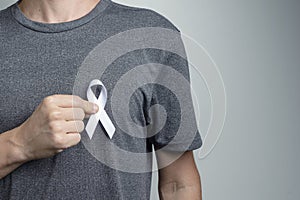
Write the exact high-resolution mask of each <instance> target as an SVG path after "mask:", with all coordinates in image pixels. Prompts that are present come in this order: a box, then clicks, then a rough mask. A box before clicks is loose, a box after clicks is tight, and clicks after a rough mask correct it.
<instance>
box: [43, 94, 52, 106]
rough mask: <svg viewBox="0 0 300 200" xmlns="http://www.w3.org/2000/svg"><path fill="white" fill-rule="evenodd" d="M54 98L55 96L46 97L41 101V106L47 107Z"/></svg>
mask: <svg viewBox="0 0 300 200" xmlns="http://www.w3.org/2000/svg"><path fill="white" fill-rule="evenodd" d="M54 98H55V95H52V96H48V97H46V98H44V100H43V102H42V103H43V105H44V106H49V105H51V104H53V102H54Z"/></svg>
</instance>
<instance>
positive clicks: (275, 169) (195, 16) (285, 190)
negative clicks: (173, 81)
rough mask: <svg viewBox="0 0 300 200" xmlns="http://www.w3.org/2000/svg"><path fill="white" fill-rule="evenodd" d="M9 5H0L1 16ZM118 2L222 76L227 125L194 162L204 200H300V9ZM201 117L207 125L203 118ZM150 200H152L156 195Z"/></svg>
mask: <svg viewBox="0 0 300 200" xmlns="http://www.w3.org/2000/svg"><path fill="white" fill-rule="evenodd" d="M13 2H14V1H12V0H2V1H1V2H0V9H3V8H5V7H7V6H8V5H10V4H12V3H13ZM118 2H121V3H125V4H129V5H135V6H141V7H147V8H152V9H154V10H156V11H158V12H159V13H161V14H163V15H164V16H166V17H167V18H169V19H170V20H171V21H172V22H174V24H175V25H177V26H178V27H179V28H180V29H181V30H182V32H183V33H184V34H186V35H189V36H191V37H192V38H194V39H195V40H196V41H197V42H199V43H200V44H202V45H203V46H204V47H205V49H206V50H207V51H208V52H209V53H210V55H211V56H212V58H213V59H214V61H215V62H216V63H217V65H218V67H219V69H220V72H221V74H222V76H223V80H224V83H225V87H226V92H227V118H226V122H225V126H224V129H223V132H222V135H221V137H220V140H219V142H218V144H217V145H216V146H215V148H214V150H213V151H212V152H211V154H210V155H209V156H208V157H206V158H205V159H203V160H200V159H197V165H198V168H199V170H200V172H201V176H202V185H203V196H204V199H206V200H219V199H231V200H240V199H243V200H248V199H249V200H250V199H251V200H252V199H257V200H266V199H268V200H282V199H286V200H296V199H299V196H300V180H299V179H300V173H299V172H298V170H299V169H300V159H299V152H300V145H299V144H298V143H299V142H300V134H299V129H300V117H299V113H300V106H299V105H298V104H299V102H300V95H299V89H298V87H299V86H300V78H299V75H300V1H299V0H281V1H279V0H252V1H245V0H228V1H226V2H225V1H221V0H185V1H183V0H181V1H179V0H177V1H174V0H163V1H162V0H147V1H146V0H118ZM194 83H195V82H194ZM193 86H194V88H195V90H197V89H199V90H198V91H200V90H202V89H201V88H200V87H201V86H200V85H198V84H194V85H193ZM197 87H199V88H197ZM202 103H203V102H202ZM200 104H201V102H200ZM200 107H201V106H200ZM207 115H209V113H207ZM201 116H202V117H203V120H202V121H201V123H204V122H207V120H206V119H205V118H208V117H206V110H204V113H201ZM204 124H205V123H204ZM204 126H205V125H204ZM197 153H198V152H197V151H196V152H195V155H196V156H197ZM156 182H157V176H156V174H155V178H154V181H153V186H154V187H157V183H156ZM152 199H158V197H157V192H156V191H155V190H153V192H152Z"/></svg>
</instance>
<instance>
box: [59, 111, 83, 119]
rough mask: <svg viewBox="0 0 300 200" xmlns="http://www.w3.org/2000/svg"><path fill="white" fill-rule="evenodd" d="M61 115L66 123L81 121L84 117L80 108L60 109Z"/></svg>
mask: <svg viewBox="0 0 300 200" xmlns="http://www.w3.org/2000/svg"><path fill="white" fill-rule="evenodd" d="M62 113H63V115H64V120H66V121H76V120H83V119H84V117H85V115H86V114H85V113H84V110H83V109H82V108H62Z"/></svg>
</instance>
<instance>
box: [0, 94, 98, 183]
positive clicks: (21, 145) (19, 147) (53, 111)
mask: <svg viewBox="0 0 300 200" xmlns="http://www.w3.org/2000/svg"><path fill="white" fill-rule="evenodd" d="M97 111H98V106H97V105H96V104H93V103H90V102H88V101H85V100H83V99H81V98H80V97H78V96H72V95H53V96H49V97H46V98H45V99H44V100H43V101H42V102H41V104H40V105H39V106H38V107H37V109H36V110H35V111H34V112H33V114H32V115H31V116H30V117H29V118H28V119H27V120H26V121H25V122H24V123H23V124H21V125H20V126H19V127H17V128H15V129H12V130H10V131H7V132H5V133H2V134H0V179H2V178H4V177H5V176H6V175H8V174H9V173H11V172H12V171H13V170H15V169H16V168H18V167H19V166H20V165H22V164H23V163H25V162H28V161H30V160H37V159H41V158H47V157H51V156H53V155H55V154H57V153H60V152H61V151H63V150H64V149H66V148H69V147H71V146H74V145H76V144H78V143H79V142H80V139H81V136H80V132H82V131H83V130H84V123H83V119H84V117H87V116H89V115H91V114H95V113H96V112H97Z"/></svg>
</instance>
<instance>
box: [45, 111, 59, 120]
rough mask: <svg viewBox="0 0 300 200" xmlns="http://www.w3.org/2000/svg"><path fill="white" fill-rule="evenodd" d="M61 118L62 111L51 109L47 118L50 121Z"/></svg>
mask: <svg viewBox="0 0 300 200" xmlns="http://www.w3.org/2000/svg"><path fill="white" fill-rule="evenodd" d="M61 118H62V113H61V112H60V111H52V112H49V114H48V119H49V120H50V121H55V120H59V119H61Z"/></svg>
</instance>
